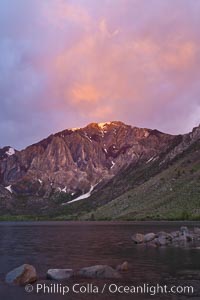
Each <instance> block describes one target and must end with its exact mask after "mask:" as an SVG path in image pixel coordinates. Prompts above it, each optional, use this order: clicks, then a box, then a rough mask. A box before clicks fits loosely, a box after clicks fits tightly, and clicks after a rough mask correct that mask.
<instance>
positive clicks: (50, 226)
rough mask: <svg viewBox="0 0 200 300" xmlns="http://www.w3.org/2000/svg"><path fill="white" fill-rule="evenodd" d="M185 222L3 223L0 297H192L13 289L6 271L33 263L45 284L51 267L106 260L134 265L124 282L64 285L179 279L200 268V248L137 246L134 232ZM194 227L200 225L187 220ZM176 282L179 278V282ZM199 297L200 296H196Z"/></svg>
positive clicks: (10, 299) (8, 299)
mask: <svg viewBox="0 0 200 300" xmlns="http://www.w3.org/2000/svg"><path fill="white" fill-rule="evenodd" d="M181 225H184V224H183V223H179V222H177V223H174V222H160V223H159V222H149V223H147V222H141V223H134V222H125V223H124V222H122V223H105V222H103V223H96V222H94V223H81V222H76V223H75V222H37V223H34V222H20V223H10V222H7V223H6V222H2V223H1V224H0V300H18V299H20V300H25V299H30V300H32V299H34V300H35V299H38V300H39V299H55V300H61V299H72V300H73V299H80V300H81V299H89V300H90V299H95V300H96V299H102V300H107V299H120V300H121V299H143V300H148V299H159V300H161V299H173V300H175V299H181V300H182V299H190V298H189V296H187V297H184V296H178V295H176V296H175V295H174V296H173V297H172V296H167V295H157V296H155V297H152V296H150V295H133V294H131V295H130V294H119V293H116V294H110V293H105V294H101V293H99V294H88V293H87V294H74V293H70V294H68V295H65V296H62V295H59V294H54V295H44V294H36V293H35V292H33V293H30V294H28V293H26V292H25V291H24V288H23V287H12V286H11V287H10V286H7V285H6V284H5V283H4V278H5V274H6V273H7V272H9V271H10V270H12V269H13V268H15V267H17V266H19V265H21V264H24V263H29V264H33V265H34V266H35V268H36V269H37V272H38V275H39V277H40V282H42V283H46V284H51V283H53V282H52V281H47V280H46V279H45V275H46V271H47V270H48V269H50V268H72V269H79V268H81V267H86V266H92V265H97V264H106V265H110V266H117V265H119V264H121V263H122V262H124V261H128V263H129V266H130V268H129V271H128V272H127V273H124V275H123V277H122V279H120V280H117V281H116V280H80V279H79V280H76V279H73V280H72V279H70V281H69V282H65V283H63V284H64V285H65V284H69V285H70V286H72V285H73V284H74V283H80V284H88V283H93V284H96V285H97V286H99V288H101V287H102V286H103V285H104V283H108V284H111V283H116V284H117V285H123V286H125V285H129V286H130V285H137V284H142V283H152V284H156V283H160V282H162V283H165V280H166V278H175V279H174V280H175V281H176V276H177V275H176V274H177V272H178V271H180V270H187V269H188V270H197V269H200V249H198V248H195V247H189V248H188V247H187V248H180V247H166V248H164V247H163V248H154V247H150V246H141V245H140V246H137V245H134V244H133V243H132V241H131V235H132V234H134V233H136V232H140V233H147V232H158V231H167V232H170V231H173V230H177V229H179V228H180V226H181ZM186 225H187V226H188V227H194V226H198V225H200V224H198V223H186ZM174 284H176V282H174ZM196 299H200V297H199V298H196Z"/></svg>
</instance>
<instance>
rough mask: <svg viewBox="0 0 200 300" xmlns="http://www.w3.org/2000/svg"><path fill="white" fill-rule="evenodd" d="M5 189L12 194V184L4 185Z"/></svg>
mask: <svg viewBox="0 0 200 300" xmlns="http://www.w3.org/2000/svg"><path fill="white" fill-rule="evenodd" d="M5 189H6V190H8V191H9V192H10V193H11V194H12V192H13V191H12V185H9V186H6V187H5Z"/></svg>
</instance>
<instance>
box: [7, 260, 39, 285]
mask: <svg viewBox="0 0 200 300" xmlns="http://www.w3.org/2000/svg"><path fill="white" fill-rule="evenodd" d="M36 280H37V273H36V270H35V268H34V267H33V266H31V265H28V264H24V265H22V266H20V267H18V268H16V269H14V270H12V271H10V272H9V273H8V274H7V275H6V279H5V281H6V283H9V284H16V285H25V284H28V283H33V282H35V281H36Z"/></svg>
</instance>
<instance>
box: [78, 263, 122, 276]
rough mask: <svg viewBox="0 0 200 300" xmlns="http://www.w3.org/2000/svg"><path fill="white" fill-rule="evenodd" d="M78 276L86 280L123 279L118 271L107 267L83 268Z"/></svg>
mask: <svg viewBox="0 0 200 300" xmlns="http://www.w3.org/2000/svg"><path fill="white" fill-rule="evenodd" d="M77 275H78V276H81V277H85V278H101V279H118V278H121V275H120V274H119V272H118V271H116V270H114V269H113V268H112V267H110V266H106V265H97V266H92V267H86V268H82V269H81V270H79V271H78V272H77Z"/></svg>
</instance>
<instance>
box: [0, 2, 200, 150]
mask: <svg viewBox="0 0 200 300" xmlns="http://www.w3.org/2000/svg"><path fill="white" fill-rule="evenodd" d="M199 15H200V1H190V0H163V1H160V0H148V1H147V0H101V1H93V0H73V1H72V0H71V1H70V0H43V1H41V0H29V1H27V0H17V1H15V0H1V2H0V104H1V106H0V146H1V147H2V146H5V145H11V146H14V147H16V148H17V149H21V148H23V147H25V146H27V145H29V144H31V143H33V142H36V141H38V140H40V139H41V138H43V137H46V136H47V135H49V134H51V133H54V132H56V131H59V130H63V129H65V128H70V127H81V126H84V125H86V124H88V123H90V122H103V121H108V120H120V121H124V122H125V123H128V124H131V125H135V126H140V127H148V128H157V129H159V130H162V131H165V132H169V133H174V134H175V133H184V132H187V131H190V130H191V129H192V128H193V127H194V126H196V125H198V124H199V122H200V84H199V78H200V30H199V28H200V18H199Z"/></svg>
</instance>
